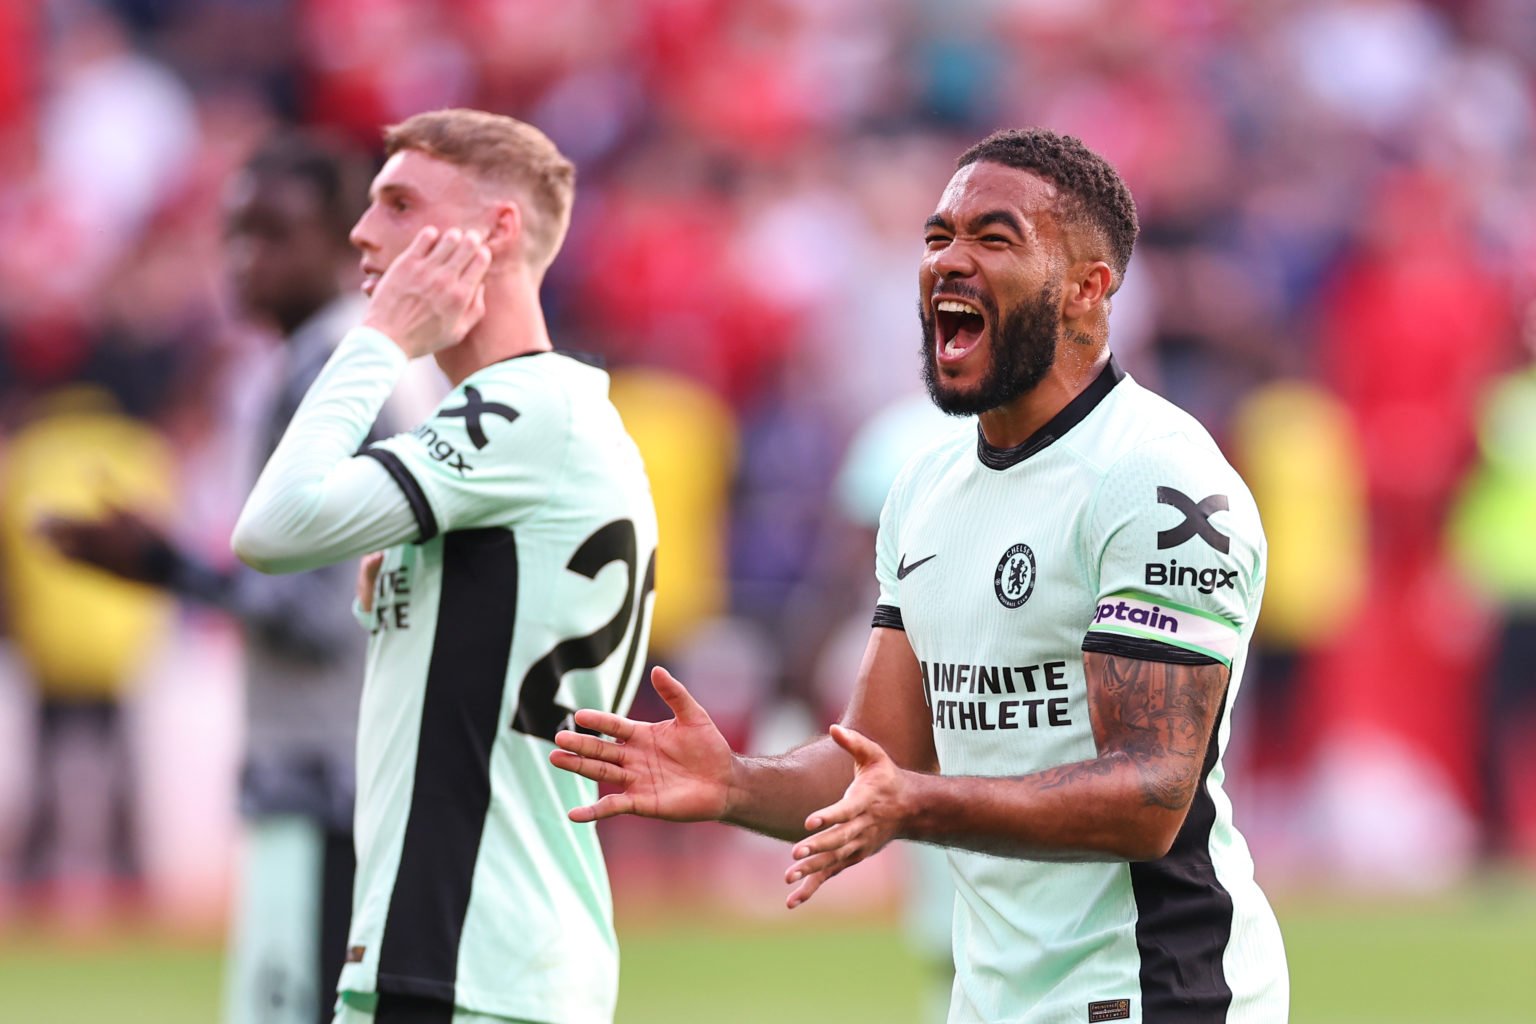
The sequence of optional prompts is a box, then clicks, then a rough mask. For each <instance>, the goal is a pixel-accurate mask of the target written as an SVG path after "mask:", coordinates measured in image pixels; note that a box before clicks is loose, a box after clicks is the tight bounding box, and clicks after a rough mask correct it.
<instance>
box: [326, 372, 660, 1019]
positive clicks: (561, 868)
mask: <svg viewBox="0 0 1536 1024" xmlns="http://www.w3.org/2000/svg"><path fill="white" fill-rule="evenodd" d="M363 454H364V455H367V456H370V457H372V458H374V459H376V460H377V461H378V462H379V463H381V464H382V465H383V467H384V468H385V469H386V470H387V471H388V472H389V474H390V475H391V476H392V477H393V478H394V480H395V482H396V483H397V484H398V485H399V487H400V489H401V491H402V492H403V493H404V494H405V496H406V498H407V500H408V501H409V503H410V505H411V508H412V510H413V512H414V514H415V517H416V522H417V527H418V531H419V536H418V537H417V538H416V539H415V540H414V541H413V542H411V543H405V544H401V545H399V546H397V547H395V548H393V549H391V550H390V551H388V552H386V553H385V557H384V561H383V565H382V567H381V570H380V573H379V577H378V583H377V588H376V592H375V601H374V609H373V612H372V617H371V626H372V630H373V635H372V638H371V641H370V645H369V652H368V670H367V679H366V682H365V685H364V690H363V698H362V708H361V716H360V721H359V734H358V804H357V816H356V838H357V848H358V851H359V861H358V866H357V881H356V890H355V891H356V898H355V900H354V912H353V919H352V925H351V934H350V938H349V942H348V944H349V950H348V955H347V960H348V963H347V965H346V967H345V968H344V970H343V972H342V976H341V985H340V987H341V990H342V991H343V993H345V994H348V995H349V997H356V996H358V995H361V996H362V997H363V998H364V1001H365V1002H366V1000H367V997H368V996H369V995H371V994H372V993H374V992H396V993H406V994H413V995H420V996H428V997H432V998H436V999H440V1000H443V1001H445V1002H452V1003H454V1004H456V1005H458V1006H460V1007H462V1008H464V1009H467V1010H471V1011H474V1012H478V1013H483V1014H492V1015H498V1016H504V1017H509V1018H514V1019H519V1020H539V1021H551V1022H597V1021H602V1022H607V1021H610V1020H611V1019H612V1016H613V1010H614V1004H615V1000H616V994H617V982H618V952H617V944H616V941H615V938H614V932H613V926H612V911H611V899H610V894H609V889H608V880H607V873H606V870H605V866H604V862H603V858H602V853H601V850H600V849H599V846H598V840H597V834H596V832H594V831H593V829H592V828H591V826H589V825H576V824H574V823H572V822H570V821H569V820H567V818H566V811H567V810H568V809H569V808H571V807H574V806H576V805H578V804H584V803H589V802H591V801H593V800H594V799H595V798H596V786H595V785H594V784H593V783H591V782H589V781H588V780H585V779H582V778H580V777H578V776H575V775H572V774H570V773H568V772H562V771H559V770H557V769H555V768H553V767H552V766H551V765H550V764H549V761H548V756H549V753H550V751H551V749H552V743H551V740H552V738H553V736H554V733H555V731H556V730H557V729H559V728H561V727H562V725H563V724H564V723H566V722H567V721H568V718H569V715H570V713H571V711H572V710H573V709H575V708H582V707H590V708H602V709H605V710H609V711H617V712H620V713H622V712H624V711H625V710H626V709H627V707H628V706H629V703H630V701H631V700H632V698H633V695H634V692H635V687H636V685H637V683H638V679H639V675H640V673H641V670H642V667H643V665H644V662H645V651H646V643H647V637H648V633H649V616H650V610H651V605H652V599H651V592H652V591H653V589H654V584H655V571H656V562H655V559H656V516H655V510H654V506H653V504H652V500H651V493H650V487H649V484H648V482H647V479H646V475H645V472H644V468H643V466H642V463H641V459H640V455H639V452H638V451H637V449H636V447H635V445H634V444H633V442H632V441H631V440H630V438H629V436H628V434H627V433H626V432H625V430H624V426H623V423H622V422H621V421H620V419H619V415H618V413H617V411H616V410H615V409H614V407H613V406H612V404H611V403H610V402H609V400H608V376H607V374H606V373H604V372H602V371H601V370H598V369H595V368H593V367H591V366H588V365H586V364H584V363H582V362H580V361H578V360H576V359H573V358H571V357H569V356H566V355H563V354H560V353H555V352H542V353H534V354H529V355H525V356H520V357H517V358H514V359H509V360H505V361H503V362H500V363H495V364H492V365H491V366H488V367H485V368H483V369H481V370H479V371H478V372H476V373H474V374H472V375H471V376H470V377H468V378H467V379H466V380H465V381H463V382H462V383H461V384H460V385H459V386H458V387H456V388H454V389H453V391H452V392H451V393H450V394H449V395H448V397H447V398H446V399H445V400H444V401H443V403H442V404H441V405H440V406H439V407H438V408H437V410H436V411H435V412H434V413H433V415H432V416H431V417H430V418H428V419H427V421H426V422H425V423H423V424H422V425H421V426H419V427H418V428H417V429H416V430H414V431H413V432H410V433H405V434H400V435H397V436H395V437H392V438H389V439H388V440H385V441H383V442H380V443H379V444H376V445H374V446H372V447H370V448H368V449H366V450H365V451H364V453H363Z"/></svg>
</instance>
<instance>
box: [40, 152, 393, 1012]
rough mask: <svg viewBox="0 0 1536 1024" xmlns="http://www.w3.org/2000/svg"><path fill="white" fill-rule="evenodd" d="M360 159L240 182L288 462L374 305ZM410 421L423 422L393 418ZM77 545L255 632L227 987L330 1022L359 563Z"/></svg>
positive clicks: (50, 528) (58, 527)
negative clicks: (289, 562) (355, 269)
mask: <svg viewBox="0 0 1536 1024" xmlns="http://www.w3.org/2000/svg"><path fill="white" fill-rule="evenodd" d="M365 173H366V172H364V171H363V170H362V163H361V160H360V159H355V158H351V157H349V155H348V154H345V153H343V152H340V151H336V150H333V149H332V148H330V147H327V146H323V145H320V144H317V143H316V142H314V141H312V140H309V139H305V138H303V137H300V136H293V135H282V136H278V137H275V138H273V139H272V140H270V141H268V142H267V143H266V144H264V145H263V146H262V147H261V148H260V149H259V150H258V151H257V153H256V154H255V155H254V156H253V157H252V158H251V159H250V160H249V161H248V162H247V164H246V165H245V167H244V168H243V169H242V170H241V172H240V174H239V175H237V176H236V177H235V179H234V181H233V182H232V184H231V188H230V201H229V204H228V208H227V211H226V230H225V237H226V243H227V245H226V248H227V251H228V261H229V268H230V275H231V278H232V283H233V285H234V291H235V293H236V295H237V296H238V298H239V301H240V305H241V307H242V309H243V311H244V312H245V313H246V314H248V315H249V316H251V317H252V318H253V319H255V320H257V321H260V322H263V323H266V324H270V325H271V326H273V327H276V328H277V329H278V330H279V331H281V332H282V335H283V341H284V353H283V354H284V360H283V369H282V376H281V380H280V381H279V383H278V387H277V389H276V392H275V393H274V394H273V395H272V397H271V402H270V405H269V406H268V408H267V409H266V411H265V423H264V430H263V434H262V436H261V439H260V443H261V444H262V445H263V447H262V449H261V451H260V456H261V457H262V458H265V457H266V456H267V455H269V454H271V452H272V450H273V448H274V447H275V446H276V444H277V441H278V439H279V438H280V437H281V436H282V432H283V430H284V429H285V428H286V427H287V425H288V421H289V420H290V419H291V418H292V416H293V414H294V411H295V410H296V409H297V408H298V405H299V401H300V400H301V399H302V398H303V397H304V393H305V391H306V390H308V388H309V385H310V384H311V382H313V381H314V379H315V376H316V374H318V373H319V372H320V367H321V366H322V365H324V363H325V361H326V359H327V358H329V356H330V354H331V350H332V349H333V348H334V347H335V345H336V342H337V339H339V338H340V337H341V334H342V332H343V331H345V330H346V329H347V328H348V327H351V326H353V325H355V324H357V323H358V322H359V321H360V320H361V319H362V314H363V307H364V306H365V305H366V300H364V299H363V297H362V296H360V295H355V294H346V293H344V292H343V290H342V276H343V275H342V270H343V267H344V265H345V261H346V260H347V253H348V252H349V246H348V244H347V232H348V230H349V229H350V227H351V224H352V221H353V219H354V218H355V217H356V214H357V211H358V209H360V208H361V205H362V203H361V200H362V195H363V185H364V183H365V182H366V178H365V177H364V176H363V175H364V174H365ZM389 412H390V413H393V415H392V416H391V417H390V418H392V419H394V420H396V421H399V420H401V419H403V418H404V417H405V416H406V415H407V413H406V412H404V411H403V410H400V409H391V410H389ZM44 530H45V532H46V533H47V535H48V536H49V538H50V539H51V540H52V541H53V543H54V544H55V546H56V547H58V548H59V549H60V550H61V551H62V552H63V553H65V554H67V555H69V556H71V557H73V558H75V559H78V560H80V561H82V562H85V563H87V564H90V565H94V566H96V567H98V568H101V569H104V570H106V571H107V572H110V573H112V574H114V575H117V576H120V577H123V578H126V579H130V580H136V581H138V582H141V583H147V584H150V585H152V586H156V587H161V588H164V589H166V590H169V591H171V592H172V593H175V594H177V595H178V596H180V597H182V598H184V599H186V600H189V601H194V602H197V603H199V604H203V605H206V606H211V607H214V608H218V609H220V610H222V611H224V612H226V613H228V614H230V615H231V616H233V617H234V618H235V619H236V620H237V621H238V622H239V623H240V625H241V627H242V629H243V634H244V646H245V656H246V679H245V681H246V686H245V698H246V717H245V735H246V749H245V758H244V764H243V766H242V770H241V774H240V810H241V813H242V816H243V818H244V835H243V837H242V854H243V857H242V872H241V880H240V893H239V896H238V899H237V906H238V912H237V914H236V915H235V923H234V928H233V932H232V957H231V964H230V969H229V971H228V972H227V981H226V985H225V1000H224V1003H225V1013H224V1019H225V1021H226V1022H228V1024H245V1022H257V1021H260V1022H262V1024H278V1022H282V1024H316V1022H324V1021H326V1020H329V1019H330V1016H331V1008H332V1005H333V1004H334V1002H335V998H336V997H335V992H336V989H335V985H336V978H337V976H338V975H339V974H340V973H341V964H342V955H343V953H344V951H345V950H346V945H347V943H346V938H347V916H348V913H349V910H350V907H351V905H352V870H353V854H352V797H353V788H354V781H353V764H352V746H353V736H354V730H355V728H356V723H357V705H358V696H359V694H360V693H361V691H362V672H363V652H364V644H363V638H362V637H360V636H359V635H358V631H357V626H356V624H355V623H354V622H353V619H352V616H351V614H350V613H349V611H348V602H349V600H350V595H351V593H352V573H351V572H350V570H349V569H347V568H345V567H342V566H330V567H324V568H320V569H316V570H315V571H314V572H310V573H301V574H297V575H293V576H285V577H269V576H263V575H262V574H260V573H257V572H254V571H252V570H250V569H246V568H245V567H244V566H240V567H238V568H239V570H241V571H227V570H225V569H223V568H221V567H217V566H214V565H210V564H209V563H208V562H207V561H206V560H203V559H200V558H198V557H197V556H196V555H195V554H193V553H191V552H188V551H185V550H183V549H181V548H178V547H176V546H175V545H174V544H173V543H172V542H171V541H170V539H169V538H167V537H166V536H165V535H164V534H163V533H162V532H161V531H160V530H159V529H157V528H156V527H155V526H154V525H152V523H151V522H150V520H149V519H148V518H146V517H145V516H143V515H142V514H140V513H138V512H136V511H133V510H128V509H116V510H113V511H112V512H111V513H109V514H108V515H106V516H103V517H101V518H98V519H81V518H62V517H61V518H54V519H52V520H49V521H48V522H47V523H45V524H44Z"/></svg>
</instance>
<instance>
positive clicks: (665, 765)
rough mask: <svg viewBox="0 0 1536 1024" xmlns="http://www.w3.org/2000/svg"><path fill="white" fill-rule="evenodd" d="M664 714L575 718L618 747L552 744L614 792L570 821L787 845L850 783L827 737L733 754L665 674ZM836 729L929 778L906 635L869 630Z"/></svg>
mask: <svg viewBox="0 0 1536 1024" xmlns="http://www.w3.org/2000/svg"><path fill="white" fill-rule="evenodd" d="M651 681H652V684H653V685H654V686H655V687H656V692H657V693H658V694H659V695H660V696H661V698H662V699H663V700H664V701H666V703H667V705H668V707H670V708H671V709H672V713H673V715H674V716H675V717H673V718H672V719H671V720H669V721H665V722H657V723H654V724H653V723H647V722H636V721H633V720H631V719H627V718H620V717H619V716H617V715H611V714H607V713H605V712H601V711H592V710H583V711H578V712H577V713H576V724H578V725H580V726H582V727H583V728H586V729H593V730H596V731H598V732H601V733H603V734H605V735H607V736H611V737H613V738H614V739H615V740H617V741H618V742H616V743H609V742H606V741H604V740H601V739H598V738H597V737H594V736H588V735H586V734H584V733H578V732H568V731H567V732H561V733H559V734H558V735H556V737H555V743H556V745H557V746H558V747H559V748H560V749H558V750H556V751H555V752H554V753H552V754H551V755H550V761H551V763H553V764H554V765H556V766H557V767H560V768H564V769H566V770H567V771H572V772H575V773H577V774H578V775H583V776H585V777H587V778H589V779H595V780H596V781H598V782H603V783H607V784H609V785H612V786H616V787H618V789H619V791H618V792H616V793H611V794H609V795H607V796H604V797H603V798H602V799H600V800H599V801H598V802H597V803H595V804H593V805H591V806H589V807H578V808H576V809H575V810H573V811H572V812H571V815H570V816H571V819H572V820H573V821H596V820H598V819H600V818H607V817H612V816H613V815H616V814H638V815H641V816H642V817H648V818H663V819H666V820H669V821H726V822H730V823H731V824H734V825H740V826H742V827H743V828H749V829H752V830H753V831H756V832H762V833H765V834H767V835H771V836H775V837H777V838H780V839H785V840H789V841H793V840H796V839H801V838H803V837H805V835H806V834H807V833H808V831H810V830H809V829H808V827H807V825H806V817H807V815H809V814H810V813H811V812H812V811H814V810H815V809H816V808H818V807H823V806H825V805H826V804H828V803H830V802H832V801H833V800H836V799H837V798H838V797H839V796H841V795H842V793H843V791H844V790H846V789H847V788H848V785H849V783H850V782H852V781H853V770H854V761H853V758H852V757H851V756H850V755H849V754H848V752H847V751H845V750H844V749H843V748H842V747H840V746H839V745H838V744H837V743H836V742H834V741H833V739H832V738H831V737H825V736H824V737H822V738H821V739H818V740H815V741H813V742H811V743H808V744H806V745H804V746H802V747H798V748H796V749H794V750H791V751H789V752H788V753H785V754H780V755H778V756H775V757H742V756H740V755H737V754H734V753H733V752H732V751H731V749H730V747H729V746H728V745H727V744H726V742H725V738H724V737H723V736H721V735H720V730H719V729H717V728H716V727H715V724H714V722H713V721H712V720H711V719H710V717H709V715H708V714H707V713H706V712H705V711H704V709H703V708H702V707H700V706H699V704H698V702H697V701H695V700H694V699H693V697H692V695H690V694H689V693H688V691H687V690H685V689H684V688H683V686H682V684H681V683H679V682H678V681H677V680H676V679H674V678H673V677H672V674H671V673H669V672H667V670H666V669H662V668H658V669H656V670H655V671H654V672H653V673H652V674H651ZM843 721H844V724H846V725H847V726H849V727H850V728H855V729H858V730H859V731H860V732H861V733H862V734H864V735H868V736H871V737H875V738H877V739H878V742H880V744H881V745H882V748H883V749H885V750H886V751H887V752H888V753H889V755H890V756H891V757H892V758H895V759H896V760H897V762H898V763H900V764H901V765H903V766H904V767H908V768H910V769H912V770H914V771H924V772H926V771H933V770H935V769H936V768H937V759H936V758H935V756H934V753H933V734H932V732H931V731H930V730H929V726H928V714H927V709H926V706H925V705H924V703H923V697H922V673H921V670H920V668H919V667H918V664H917V659H916V658H915V657H914V656H913V654H912V647H911V645H910V644H908V643H907V637H906V634H905V633H903V632H901V631H900V630H892V629H875V630H873V631H872V633H871V635H870V640H869V646H868V647H867V648H866V649H865V652H864V661H863V664H862V665H861V666H860V668H859V678H858V682H857V684H856V687H855V692H854V696H853V699H852V700H851V701H850V702H849V706H848V710H847V712H846V713H845V715H844V718H843Z"/></svg>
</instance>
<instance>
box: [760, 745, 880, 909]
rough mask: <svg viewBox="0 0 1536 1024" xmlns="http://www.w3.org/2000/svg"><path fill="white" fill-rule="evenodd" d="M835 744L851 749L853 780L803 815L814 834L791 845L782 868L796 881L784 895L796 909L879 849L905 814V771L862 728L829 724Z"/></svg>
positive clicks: (785, 876) (790, 879)
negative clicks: (835, 799) (829, 801)
mask: <svg viewBox="0 0 1536 1024" xmlns="http://www.w3.org/2000/svg"><path fill="white" fill-rule="evenodd" d="M831 732H832V738H833V739H834V740H836V741H837V745H838V746H840V747H842V748H843V749H844V750H846V751H848V753H850V754H852V755H853V764H854V772H853V782H852V783H850V784H849V786H848V788H847V789H846V790H845V791H844V792H843V798H842V799H841V800H839V801H838V802H837V803H835V804H832V805H831V806H830V807H823V808H822V809H821V810H819V811H815V812H814V813H812V814H811V816H810V817H808V818H806V819H805V828H806V830H807V831H808V832H812V833H814V835H811V836H809V837H808V838H806V839H804V840H802V841H801V842H799V843H797V844H796V845H795V849H794V857H795V862H794V863H793V864H791V865H790V867H789V870H788V871H787V872H785V874H784V881H785V882H787V883H788V884H790V885H794V884H795V883H796V882H799V883H800V884H799V885H798V886H797V887H796V888H795V890H794V891H793V892H792V893H790V894H789V899H788V900H787V901H786V904H787V905H788V907H789V909H790V910H793V909H795V908H796V907H798V906H799V905H800V904H802V903H804V902H805V901H806V900H808V899H810V898H811V897H812V896H813V895H815V893H816V890H817V889H820V888H821V887H822V885H823V884H825V883H826V881H827V880H828V879H829V878H832V877H833V876H834V875H837V874H839V873H840V872H842V871H843V869H844V868H850V867H852V866H853V865H855V864H857V863H858V862H859V861H861V860H864V859H865V858H866V857H871V856H873V855H875V854H876V853H878V852H880V850H881V849H883V848H884V847H885V844H887V843H889V842H890V841H891V840H892V839H895V838H896V837H897V835H898V834H899V833H900V831H901V828H902V825H903V822H904V820H905V809H904V798H905V792H904V782H903V777H904V775H905V773H904V772H902V770H901V769H900V768H898V767H897V766H896V763H895V762H894V761H892V760H891V757H890V755H889V754H887V753H886V752H885V749H884V748H883V747H881V746H880V744H878V743H876V742H875V741H874V740H872V739H870V738H869V737H867V736H865V735H864V734H863V733H859V732H855V731H854V730H852V729H846V728H844V727H843V726H840V725H834V726H832V730H831Z"/></svg>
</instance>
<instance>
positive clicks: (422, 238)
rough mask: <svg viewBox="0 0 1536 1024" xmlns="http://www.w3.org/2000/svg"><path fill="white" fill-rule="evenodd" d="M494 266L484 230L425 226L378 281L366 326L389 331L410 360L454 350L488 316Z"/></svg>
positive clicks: (364, 321) (365, 320) (386, 332)
mask: <svg viewBox="0 0 1536 1024" xmlns="http://www.w3.org/2000/svg"><path fill="white" fill-rule="evenodd" d="M490 266H491V250H490V248H489V247H487V246H486V244H485V238H484V236H483V235H482V234H481V232H479V231H462V230H460V229H459V228H449V229H448V230H447V231H442V232H439V230H438V229H437V228H435V227H425V228H422V229H421V231H419V232H418V233H417V234H416V237H415V239H414V240H412V242H411V244H410V245H409V246H407V247H406V250H405V251H404V252H403V253H401V254H400V255H399V256H398V257H397V258H396V259H395V261H394V262H393V263H391V264H390V265H389V269H388V270H386V271H385V272H384V276H383V277H381V278H380V279H379V283H378V285H377V286H376V287H375V288H374V289H373V295H372V298H371V300H370V303H369V307H368V315H367V316H366V317H364V319H363V326H365V327H372V328H374V329H375V330H378V331H381V332H382V333H384V334H386V335H388V336H389V337H390V338H391V339H392V340H393V341H394V342H395V344H397V345H399V346H400V349H401V351H403V352H404V353H405V354H406V356H407V357H409V358H411V359H415V358H416V357H417V356H425V355H431V354H432V353H434V352H438V351H441V350H442V349H445V348H451V347H452V346H454V345H457V344H458V343H459V342H461V341H463V340H464V336H465V335H466V334H468V333H469V332H470V331H471V330H473V329H474V326H475V325H476V324H477V323H479V322H480V318H481V317H483V316H484V315H485V274H486V271H487V270H489V269H490Z"/></svg>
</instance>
